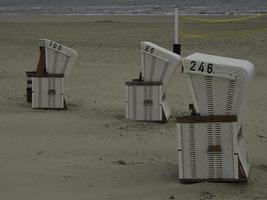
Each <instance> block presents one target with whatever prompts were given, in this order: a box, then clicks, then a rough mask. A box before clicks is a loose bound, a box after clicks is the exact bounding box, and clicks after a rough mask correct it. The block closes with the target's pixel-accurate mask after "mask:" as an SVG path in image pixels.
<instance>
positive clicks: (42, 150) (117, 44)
mask: <svg viewBox="0 0 267 200" xmlns="http://www.w3.org/2000/svg"><path fill="white" fill-rule="evenodd" d="M0 22H1V23H0V27H1V29H0V62H1V67H0V93H1V96H0V199H4V200H18V199H22V200H37V199H38V200H48V199H49V200H74V199H75V200H94V199H97V200H98V199H101V200H104V199H109V200H120V199H123V200H124V199H127V200H137V199H140V200H141V199H143V200H164V199H169V198H175V199H179V200H183V199H184V200H188V199H201V200H205V199H216V200H217V199H233V200H238V199H267V189H266V188H267V157H266V152H267V132H266V129H267V123H266V120H267V117H266V113H265V112H266V108H267V90H266V85H267V78H266V77H267V68H266V57H267V54H266V51H267V47H266V46H267V31H266V30H264V29H258V27H263V28H264V27H265V28H266V26H267V18H266V17H262V18H258V19H256V20H252V21H248V22H240V23H230V24H221V25H214V24H201V25H197V24H195V23H191V22H190V23H186V26H185V30H186V31H187V32H188V33H190V34H186V35H184V37H183V40H182V43H183V56H186V55H189V54H191V53H194V52H197V51H199V52H203V53H211V54H217V55H222V56H230V57H234V58H241V59H248V60H250V61H252V62H253V63H254V64H255V66H256V73H255V78H254V80H253V82H252V84H251V90H250V95H249V100H248V106H247V112H246V116H245V121H244V128H245V134H246V135H247V137H248V140H249V152H250V155H251V157H252V168H251V173H250V179H249V182H248V183H247V184H244V183H242V184H238V183H198V184H187V185H184V184H180V183H179V182H178V174H177V173H178V169H177V152H176V127H175V117H176V116H177V115H181V114H182V113H183V112H186V111H187V107H188V103H190V102H191V97H190V93H189V91H188V82H187V77H185V76H184V75H182V74H180V73H179V70H178V71H177V73H176V74H175V76H174V78H173V79H172V81H171V83H170V85H169V88H168V100H169V104H170V106H171V108H172V112H173V116H172V118H171V119H170V121H169V122H168V123H167V124H160V123H143V122H134V121H128V120H125V119H124V112H125V111H124V82H125V81H126V80H130V79H132V78H136V77H137V76H138V73H139V70H140V55H139V53H140V52H139V49H140V41H143V40H150V41H152V42H154V43H157V44H159V45H161V46H163V47H166V48H169V49H171V46H172V39H173V26H172V18H171V17H160V16H157V17H151V16H150V17H149V16H139V17H126V16H114V17H101V16H88V17H85V16H83V17H82V16H77V17H75V16H68V17H60V16H58V17H57V16H52V17H51V16H8V17H6V16H1V17H0ZM245 29H248V30H253V31H251V32H249V33H248V34H247V35H243V32H242V37H241V36H240V33H239V31H240V30H245ZM232 30H235V31H236V32H234V33H233V32H232ZM214 31H215V32H217V33H218V34H220V33H222V32H223V33H225V34H226V33H227V34H228V31H230V34H229V37H219V38H218V37H214V36H210V35H209V34H211V33H214ZM194 32H196V33H198V35H197V36H196V34H194V35H192V33H194ZM199 33H201V34H203V33H204V37H202V36H201V37H200V36H199ZM205 35H208V36H209V37H205ZM38 38H49V39H52V40H55V41H59V42H61V43H63V44H66V45H67V46H70V47H72V48H74V49H76V50H77V51H78V52H79V58H78V60H77V63H76V65H75V66H74V68H73V71H72V73H71V76H70V78H69V79H68V80H67V82H66V85H65V87H66V91H65V93H66V100H67V103H68V104H69V110H67V111H44V110H32V109H31V106H30V104H27V103H26V97H25V90H26V77H25V71H29V70H34V69H35V66H36V64H37V60H38V56H39V52H38V46H37V39H38Z"/></svg>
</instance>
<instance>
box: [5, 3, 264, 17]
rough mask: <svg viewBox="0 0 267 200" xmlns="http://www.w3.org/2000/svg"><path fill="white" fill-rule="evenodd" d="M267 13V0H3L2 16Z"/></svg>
mask: <svg viewBox="0 0 267 200" xmlns="http://www.w3.org/2000/svg"><path fill="white" fill-rule="evenodd" d="M176 7H177V8H179V9H180V13H181V14H218V15H227V14H256V13H267V0H0V14H1V15H6V14H9V15H17V14H50V15H53V14H55V15H57V14H58V15H62V14H65V15H109V14H111V15H116V14H118V15H168V14H172V12H173V9H174V8H176Z"/></svg>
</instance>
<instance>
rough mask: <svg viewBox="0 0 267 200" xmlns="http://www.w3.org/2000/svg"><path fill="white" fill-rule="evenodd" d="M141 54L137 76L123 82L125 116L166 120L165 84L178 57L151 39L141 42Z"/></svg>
mask: <svg viewBox="0 0 267 200" xmlns="http://www.w3.org/2000/svg"><path fill="white" fill-rule="evenodd" d="M141 55H142V56H141V63H142V72H141V76H140V78H139V79H135V80H132V81H127V82H126V119H132V120H139V121H167V120H168V118H169V117H170V109H169V106H168V104H167V101H166V87H167V85H168V83H169V81H170V79H171V77H172V75H173V74H174V72H175V70H176V69H177V67H178V66H179V65H180V64H181V57H180V56H179V55H177V54H174V53H173V52H171V51H169V50H166V49H164V48H162V47H160V46H157V45H155V44H153V43H151V42H142V43H141Z"/></svg>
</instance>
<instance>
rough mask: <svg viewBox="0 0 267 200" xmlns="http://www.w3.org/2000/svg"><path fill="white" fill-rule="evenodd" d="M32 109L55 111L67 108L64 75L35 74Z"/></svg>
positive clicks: (33, 77)
mask: <svg viewBox="0 0 267 200" xmlns="http://www.w3.org/2000/svg"><path fill="white" fill-rule="evenodd" d="M32 108H34V109H54V110H63V109H65V108H66V102H65V99H64V75H63V74H34V75H33V76H32Z"/></svg>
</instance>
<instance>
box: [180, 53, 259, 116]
mask: <svg viewBox="0 0 267 200" xmlns="http://www.w3.org/2000/svg"><path fill="white" fill-rule="evenodd" d="M183 68H184V73H185V74H188V76H189V81H190V88H191V91H192V99H193V104H194V107H195V109H196V113H198V114H200V115H201V116H205V115H237V117H238V118H240V115H241V114H242V111H243V110H244V106H245V105H246V100H247V90H248V84H249V81H250V80H251V78H252V76H253V73H254V66H253V64H252V63H250V62H249V61H246V60H239V59H233V58H226V57H221V56H214V55H208V54H202V53H194V54H192V55H190V56H188V57H186V58H184V59H183Z"/></svg>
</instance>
